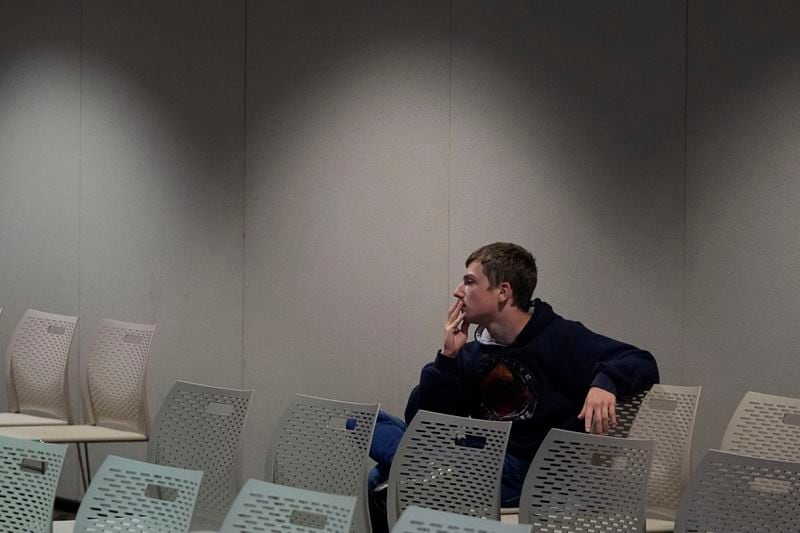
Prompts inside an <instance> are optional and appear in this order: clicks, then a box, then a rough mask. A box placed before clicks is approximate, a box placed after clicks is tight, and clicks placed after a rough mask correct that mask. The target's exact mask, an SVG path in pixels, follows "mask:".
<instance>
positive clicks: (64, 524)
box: [53, 520, 75, 533]
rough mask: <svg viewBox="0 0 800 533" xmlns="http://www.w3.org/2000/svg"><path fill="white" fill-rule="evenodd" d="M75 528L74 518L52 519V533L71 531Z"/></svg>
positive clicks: (69, 532)
mask: <svg viewBox="0 0 800 533" xmlns="http://www.w3.org/2000/svg"><path fill="white" fill-rule="evenodd" d="M74 528H75V520H54V521H53V533H72V530H73V529H74Z"/></svg>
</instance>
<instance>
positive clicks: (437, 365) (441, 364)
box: [418, 300, 469, 416]
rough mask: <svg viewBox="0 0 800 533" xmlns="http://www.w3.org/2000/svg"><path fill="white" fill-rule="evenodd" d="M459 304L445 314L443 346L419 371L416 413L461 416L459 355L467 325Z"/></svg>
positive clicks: (462, 412)
mask: <svg viewBox="0 0 800 533" xmlns="http://www.w3.org/2000/svg"><path fill="white" fill-rule="evenodd" d="M463 305H464V304H463V302H462V301H461V300H456V301H455V302H454V303H453V305H451V306H450V309H448V311H447V321H446V322H445V326H444V342H443V343H442V349H441V350H439V352H438V353H437V354H436V359H434V361H433V362H432V363H428V364H427V365H425V366H424V367H423V368H422V372H421V374H420V378H419V403H418V407H419V409H425V410H426V411H434V412H437V413H444V414H449V415H459V416H464V415H466V414H467V411H468V409H467V406H466V405H465V402H464V391H463V383H462V379H461V375H462V371H461V366H462V361H461V357H460V353H461V351H462V349H463V348H464V345H465V344H466V342H467V332H468V330H469V323H468V322H467V321H466V320H464V312H463V310H462V308H463Z"/></svg>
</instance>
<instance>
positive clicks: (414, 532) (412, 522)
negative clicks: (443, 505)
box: [392, 505, 531, 533]
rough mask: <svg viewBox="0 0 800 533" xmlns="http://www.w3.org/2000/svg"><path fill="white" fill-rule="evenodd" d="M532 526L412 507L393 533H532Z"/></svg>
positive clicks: (398, 522) (403, 515) (406, 511)
mask: <svg viewBox="0 0 800 533" xmlns="http://www.w3.org/2000/svg"><path fill="white" fill-rule="evenodd" d="M530 531H531V526H530V524H504V523H502V522H498V521H497V520H486V519H484V518H476V517H474V516H465V515H462V514H456V513H447V512H445V511H437V510H434V509H427V508H424V507H417V506H416V505H410V506H409V507H407V508H406V510H405V511H403V514H402V515H400V519H399V520H398V521H397V523H396V524H395V526H394V527H393V528H392V533H530Z"/></svg>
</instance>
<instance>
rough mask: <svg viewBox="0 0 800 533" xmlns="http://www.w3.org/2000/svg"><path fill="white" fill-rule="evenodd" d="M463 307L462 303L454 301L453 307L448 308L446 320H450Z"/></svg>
mask: <svg viewBox="0 0 800 533" xmlns="http://www.w3.org/2000/svg"><path fill="white" fill-rule="evenodd" d="M463 306H464V302H462V301H461V300H456V301H455V302H453V305H451V306H450V309H448V310H447V320H450V319H452V318H453V317H454V316H455V315H457V314H458V313H459V311H461V308H462V307H463Z"/></svg>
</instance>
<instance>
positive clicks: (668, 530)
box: [53, 507, 675, 533]
mask: <svg viewBox="0 0 800 533" xmlns="http://www.w3.org/2000/svg"><path fill="white" fill-rule="evenodd" d="M500 521H501V522H502V523H504V524H517V523H519V509H517V508H510V507H507V508H503V509H502V510H501V511H500ZM674 529H675V522H673V521H671V520H659V519H657V518H648V519H647V524H646V525H645V531H646V532H647V533H672V531H673V530H674ZM53 533H57V532H55V531H53Z"/></svg>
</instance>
